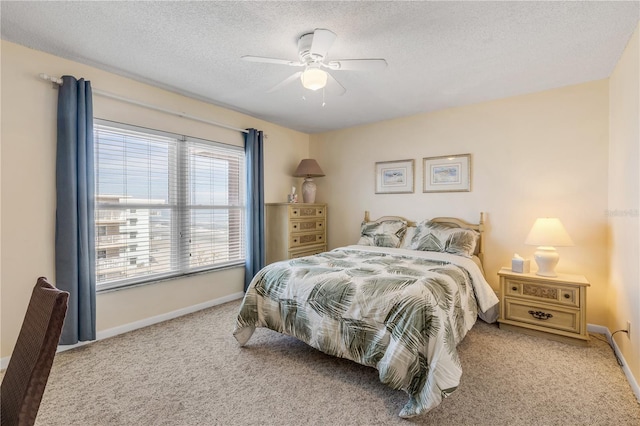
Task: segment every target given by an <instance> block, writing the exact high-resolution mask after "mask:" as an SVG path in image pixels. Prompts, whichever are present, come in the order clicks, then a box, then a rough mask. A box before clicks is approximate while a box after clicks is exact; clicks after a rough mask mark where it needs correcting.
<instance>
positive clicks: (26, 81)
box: [0, 41, 309, 357]
mask: <svg viewBox="0 0 640 426" xmlns="http://www.w3.org/2000/svg"><path fill="white" fill-rule="evenodd" d="M1 48H2V76H1V78H2V80H1V82H2V84H1V87H2V92H1V96H2V129H1V137H2V154H1V157H0V158H1V164H0V170H1V178H0V179H1V180H0V182H1V185H2V186H1V192H0V193H1V199H2V203H1V212H0V218H1V227H2V228H1V229H2V233H1V235H0V243H1V244H0V246H1V247H2V251H1V258H0V262H1V265H2V269H1V272H0V273H1V275H0V280H1V281H0V289H1V292H2V293H1V294H2V300H1V304H0V305H1V308H0V313H1V323H2V329H1V334H2V338H1V342H0V344H1V350H0V356H1V357H5V356H8V355H10V354H11V351H12V349H13V345H14V343H15V339H16V337H17V334H18V331H19V328H20V325H21V323H22V319H23V316H24V312H25V310H26V306H27V303H28V299H29V296H30V293H31V289H32V287H33V285H34V284H35V280H36V278H37V277H38V276H41V275H43V276H47V277H49V278H50V279H52V280H53V279H54V277H55V268H54V223H55V157H56V105H57V93H58V92H57V90H56V89H52V87H51V84H50V83H47V82H44V81H42V80H40V79H39V78H38V74H40V73H43V72H44V73H47V74H50V75H54V76H61V75H64V74H69V75H74V76H76V77H78V78H80V77H84V78H85V79H87V80H90V81H91V82H92V86H93V88H94V89H99V90H102V91H106V92H110V93H115V94H119V95H121V96H125V97H128V98H133V99H136V100H138V101H141V102H146V103H150V104H153V105H157V106H160V107H164V108H168V109H172V110H176V111H181V112H185V113H188V114H191V115H195V116H198V117H202V118H206V119H209V120H213V121H217V122H221V123H225V124H228V125H231V126H234V127H237V128H248V127H253V128H257V129H260V130H263V131H264V132H265V133H266V135H267V139H266V140H265V170H266V171H265V199H266V201H267V202H277V201H284V200H286V194H287V193H288V192H289V191H290V188H291V185H294V184H297V183H298V180H297V179H294V178H292V177H291V174H292V172H293V170H295V167H296V166H297V164H298V162H299V161H300V159H301V158H305V157H307V156H308V150H309V141H308V138H309V137H308V135H306V134H304V133H299V132H295V131H292V130H289V129H286V128H283V127H280V126H276V125H273V124H270V123H267V122H265V121H261V120H258V119H255V118H252V117H249V116H247V115H244V114H240V113H237V112H234V111H230V110H226V109H224V108H220V107H216V106H213V105H210V104H206V103H203V102H199V101H196V100H193V99H189V98H186V97H184V96H179V95H176V94H174V93H171V92H168V91H164V90H160V89H157V88H154V87H151V86H149V85H145V84H142V83H139V82H136V81H133V80H131V79H127V78H123V77H119V76H116V75H114V74H111V73H108V72H105V71H101V70H98V69H96V68H92V67H89V66H86V65H82V64H79V63H76V62H72V61H68V60H65V59H61V58H59V57H55V56H52V55H48V54H45V53H42V52H38V51H35V50H31V49H27V48H25V47H22V46H19V45H16V44H13V43H8V42H5V41H3V42H2V45H1ZM94 115H95V116H96V117H97V118H103V119H108V120H115V121H120V122H124V123H130V124H136V125H140V126H146V127H151V128H156V129H160V130H167V131H173V132H177V133H182V134H187V135H190V136H196V137H201V138H205V139H212V140H217V141H220V142H226V143H230V144H237V145H242V144H243V138H242V136H241V134H240V133H239V132H235V131H230V130H225V129H222V128H219V127H215V126H211V125H208V124H203V123H199V122H195V121H191V120H187V119H183V118H179V117H176V116H171V115H167V114H164V113H159V112H155V111H152V110H148V109H145V108H142V107H136V106H133V105H130V104H126V103H122V102H119V101H114V100H109V99H107V98H105V97H101V96H97V95H95V96H94ZM243 279H244V270H243V268H235V269H229V270H224V271H220V272H214V273H209V274H202V275H196V276H192V277H190V278H184V279H175V280H170V281H165V282H161V283H157V284H153V285H146V286H141V287H137V288H133V289H128V290H120V291H115V292H110V293H100V294H98V297H97V327H98V331H102V330H106V329H109V328H112V327H117V326H120V325H125V324H128V323H131V322H134V321H138V320H142V319H145V318H149V317H152V316H156V315H162V314H165V313H168V312H171V311H174V310H178V309H182V308H185V307H188V306H192V305H196V304H199V303H204V302H208V301H211V300H215V299H218V298H221V297H224V296H227V295H230V294H233V293H237V292H240V291H242V286H243Z"/></svg>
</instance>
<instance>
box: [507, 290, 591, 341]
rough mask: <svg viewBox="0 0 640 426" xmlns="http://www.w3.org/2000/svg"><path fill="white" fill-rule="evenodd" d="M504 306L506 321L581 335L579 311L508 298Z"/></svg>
mask: <svg viewBox="0 0 640 426" xmlns="http://www.w3.org/2000/svg"><path fill="white" fill-rule="evenodd" d="M504 304H505V306H504V320H507V321H516V322H520V323H525V324H534V325H537V326H540V327H546V328H553V329H557V330H563V331H568V332H571V333H580V311H579V310H575V309H570V308H564V309H563V308H562V307H560V306H554V305H547V304H543V303H539V304H538V303H529V302H528V301H526V300H521V299H511V298H508V297H506V298H505V299H504Z"/></svg>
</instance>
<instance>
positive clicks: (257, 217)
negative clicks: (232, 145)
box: [244, 129, 264, 291]
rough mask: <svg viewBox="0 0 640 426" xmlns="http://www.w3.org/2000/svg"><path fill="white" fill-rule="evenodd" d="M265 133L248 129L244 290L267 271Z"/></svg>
mask: <svg viewBox="0 0 640 426" xmlns="http://www.w3.org/2000/svg"><path fill="white" fill-rule="evenodd" d="M262 142H263V136H262V131H258V130H256V129H248V133H246V134H245V140H244V151H245V157H246V160H247V261H246V264H245V274H244V289H245V291H246V290H247V288H249V284H251V279H252V278H253V277H254V276H255V275H256V273H257V272H258V271H259V270H260V269H262V268H263V267H264V155H263V148H262V145H263V143H262Z"/></svg>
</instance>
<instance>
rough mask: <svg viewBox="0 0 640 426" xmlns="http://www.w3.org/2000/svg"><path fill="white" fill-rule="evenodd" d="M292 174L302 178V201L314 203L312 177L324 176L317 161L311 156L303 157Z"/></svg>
mask: <svg viewBox="0 0 640 426" xmlns="http://www.w3.org/2000/svg"><path fill="white" fill-rule="evenodd" d="M293 175H294V176H295V177H303V178H304V182H303V183H302V201H303V202H305V203H315V201H316V183H315V182H314V181H313V179H312V178H314V177H321V176H324V172H323V171H322V169H320V166H319V165H318V162H317V161H316V160H313V159H311V158H305V159H304V160H302V161H300V164H298V168H297V169H296V171H295V172H294V173H293Z"/></svg>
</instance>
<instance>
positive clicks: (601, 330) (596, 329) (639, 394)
mask: <svg viewBox="0 0 640 426" xmlns="http://www.w3.org/2000/svg"><path fill="white" fill-rule="evenodd" d="M587 331H589V332H592V333H598V334H604V335H605V336H607V340H608V341H609V344H610V345H611V346H612V347H613V351H614V352H615V353H616V355H617V356H618V359H619V360H620V362H622V371H624V375H625V376H627V381H628V382H629V386H631V390H632V391H633V393H634V394H635V396H636V399H637V400H638V402H640V386H638V382H637V380H636V378H635V377H633V373H632V372H631V370H630V369H629V365H628V364H627V361H626V360H625V359H624V357H623V356H622V352H620V348H619V347H618V344H617V343H616V341H615V340H613V339H612V337H611V331H609V329H608V328H607V327H605V326H602V325H596V324H587Z"/></svg>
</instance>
